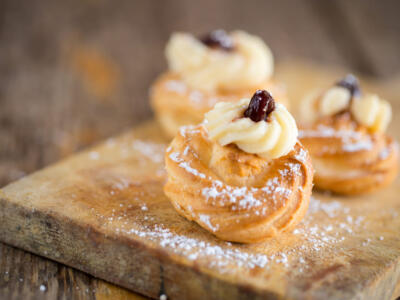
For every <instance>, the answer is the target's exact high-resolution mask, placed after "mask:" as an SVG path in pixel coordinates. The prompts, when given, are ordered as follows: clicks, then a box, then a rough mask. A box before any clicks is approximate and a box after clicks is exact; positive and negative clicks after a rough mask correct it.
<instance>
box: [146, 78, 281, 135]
mask: <svg viewBox="0 0 400 300" xmlns="http://www.w3.org/2000/svg"><path fill="white" fill-rule="evenodd" d="M256 89H267V90H268V91H270V92H271V94H272V95H273V96H274V98H276V99H279V102H280V103H283V104H284V105H286V106H287V104H288V100H287V98H286V91H285V88H284V86H283V85H281V84H278V83H276V82H274V81H272V80H268V81H265V82H264V83H262V84H260V85H258V86H253V87H249V88H247V89H243V90H239V91H237V90H235V91H218V92H202V91H199V90H197V89H192V88H190V87H189V86H188V85H187V84H186V83H184V81H183V80H182V79H181V78H180V76H179V75H178V74H176V73H173V72H167V73H165V74H163V75H161V76H160V77H159V78H158V79H157V80H156V82H155V83H154V85H153V86H152V88H151V90H150V100H151V105H152V108H153V110H154V112H155V114H156V118H157V120H158V121H159V123H160V124H161V127H162V128H163V129H164V131H165V133H166V134H167V136H168V137H170V138H172V137H174V136H175V135H176V133H177V132H178V130H179V128H180V127H181V126H183V125H189V124H199V123H200V122H201V121H202V120H203V117H204V114H205V113H206V112H208V111H209V110H211V109H212V108H213V107H214V105H215V103H216V102H220V101H225V102H232V101H238V100H240V99H242V98H250V97H251V96H252V95H253V93H254V91H255V90H256Z"/></svg>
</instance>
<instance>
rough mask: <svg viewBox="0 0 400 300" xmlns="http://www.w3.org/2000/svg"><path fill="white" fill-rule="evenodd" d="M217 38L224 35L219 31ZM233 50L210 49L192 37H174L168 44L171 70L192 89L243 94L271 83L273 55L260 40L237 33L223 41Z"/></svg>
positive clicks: (167, 50) (167, 52)
mask: <svg viewBox="0 0 400 300" xmlns="http://www.w3.org/2000/svg"><path fill="white" fill-rule="evenodd" d="M214 35H217V36H218V35H224V33H221V32H220V31H216V32H214ZM222 40H223V41H226V40H227V41H230V42H226V43H227V44H228V45H229V46H230V48H228V50H223V49H222V50H221V49H220V48H215V47H209V46H208V45H207V44H205V43H204V42H202V41H201V40H198V39H196V38H195V37H193V36H192V35H190V34H186V33H175V34H173V35H172V37H171V39H170V41H169V42H168V44H167V48H166V56H167V61H168V65H169V69H170V70H171V71H174V72H176V73H178V74H180V75H181V76H182V79H183V81H184V82H186V83H187V84H188V85H189V86H191V87H193V88H196V89H200V90H203V91H212V90H218V89H222V90H240V89H242V88H247V87H249V86H250V87H253V86H255V85H257V84H261V83H262V82H264V81H265V80H268V79H269V78H270V77H271V75H272V73H273V68H274V61H273V57H272V53H271V51H270V49H269V48H268V46H267V45H266V44H265V43H264V42H263V41H262V40H261V39H260V38H259V37H256V36H253V35H250V34H248V33H246V32H244V31H234V32H232V33H231V34H230V37H225V38H222Z"/></svg>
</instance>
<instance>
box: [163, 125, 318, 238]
mask: <svg viewBox="0 0 400 300" xmlns="http://www.w3.org/2000/svg"><path fill="white" fill-rule="evenodd" d="M165 160H166V169H167V173H168V181H167V184H166V185H165V187H164V191H165V194H166V195H167V197H168V198H169V199H170V201H171V203H172V205H173V206H174V207H175V209H176V210H177V211H178V212H179V213H180V214H181V215H183V216H184V217H186V218H187V219H189V220H193V221H195V222H197V223H198V224H199V225H200V226H202V227H203V228H205V229H206V230H208V231H210V232H212V233H213V234H214V235H216V236H217V237H219V238H221V239H223V240H227V241H233V242H242V243H253V242H259V241H262V240H265V239H266V238H268V237H271V236H274V235H276V234H277V233H279V232H285V231H289V230H291V229H293V227H294V226H295V225H296V224H297V223H298V222H299V221H300V220H301V219H302V218H303V216H304V214H305V212H306V210H307V208H308V204H309V198H310V194H311V189H312V180H313V168H312V166H311V160H310V157H309V155H308V152H307V151H306V150H304V148H303V147H302V145H301V144H300V143H297V144H296V145H295V146H294V149H293V150H292V151H291V152H289V154H287V155H285V156H282V157H280V158H277V159H272V160H265V159H262V158H260V157H258V156H257V155H255V154H248V153H245V152H243V151H242V150H240V149H238V148H237V147H236V146H235V145H228V146H224V147H222V146H220V145H219V144H218V143H215V142H211V141H210V140H209V139H208V136H207V131H206V129H205V128H204V127H203V126H202V125H198V126H196V127H192V126H190V127H189V126H188V127H183V128H182V129H181V131H180V133H179V134H178V135H177V136H176V137H175V138H174V140H173V141H172V142H171V145H170V147H169V148H168V149H167V152H166V156H165Z"/></svg>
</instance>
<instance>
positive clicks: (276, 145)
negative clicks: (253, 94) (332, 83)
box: [204, 99, 298, 159]
mask: <svg viewBox="0 0 400 300" xmlns="http://www.w3.org/2000/svg"><path fill="white" fill-rule="evenodd" d="M249 102H250V99H242V100H240V101H238V102H235V103H226V102H219V103H217V104H216V105H215V106H214V108H213V109H212V110H211V111H209V112H208V113H207V114H206V115H205V122H204V125H205V127H206V128H207V130H208V136H209V138H210V139H211V140H215V141H217V142H218V143H219V144H220V145H221V146H225V145H228V144H231V143H233V144H235V145H236V146H238V147H239V148H240V149H241V150H243V151H245V152H247V153H254V154H257V155H259V156H261V157H263V158H266V159H272V158H277V157H280V156H283V155H286V154H287V153H289V152H290V151H291V150H292V149H293V146H294V145H295V144H296V142H297V134H298V132H297V125H296V122H295V120H294V119H293V117H292V115H291V114H290V113H289V112H288V111H287V110H286V108H285V107H284V106H283V105H282V104H279V103H277V104H276V106H275V109H274V110H273V111H272V113H271V114H270V115H269V116H268V119H269V120H268V122H264V121H261V122H254V121H252V120H251V119H250V118H243V113H244V111H245V110H246V108H247V107H248V106H249Z"/></svg>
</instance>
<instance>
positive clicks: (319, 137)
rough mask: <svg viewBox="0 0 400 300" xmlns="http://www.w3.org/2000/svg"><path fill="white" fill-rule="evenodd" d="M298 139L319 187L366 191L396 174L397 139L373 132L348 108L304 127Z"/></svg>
mask: <svg viewBox="0 0 400 300" xmlns="http://www.w3.org/2000/svg"><path fill="white" fill-rule="evenodd" d="M299 139H300V141H301V142H302V144H303V145H304V147H306V149H307V150H308V151H309V152H310V155H311V157H312V161H313V166H314V168H315V176H314V184H315V186H316V187H317V188H320V189H324V190H330V191H332V192H335V193H338V194H345V195H356V194H364V193H369V192H372V191H374V190H377V189H379V188H382V187H384V186H387V185H389V184H390V183H391V182H392V181H393V180H394V178H395V176H396V174H397V168H398V146H397V143H396V142H394V141H393V140H392V138H390V137H388V136H387V135H385V134H384V133H375V134H371V133H370V132H369V131H368V129H367V128H365V127H364V126H362V125H360V124H358V123H357V122H356V121H354V120H353V118H352V117H351V114H350V113H349V112H342V113H339V114H336V115H333V116H330V117H326V118H323V119H321V120H319V121H317V122H316V123H314V124H313V125H312V126H311V127H307V128H303V129H302V130H300V134H299Z"/></svg>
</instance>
